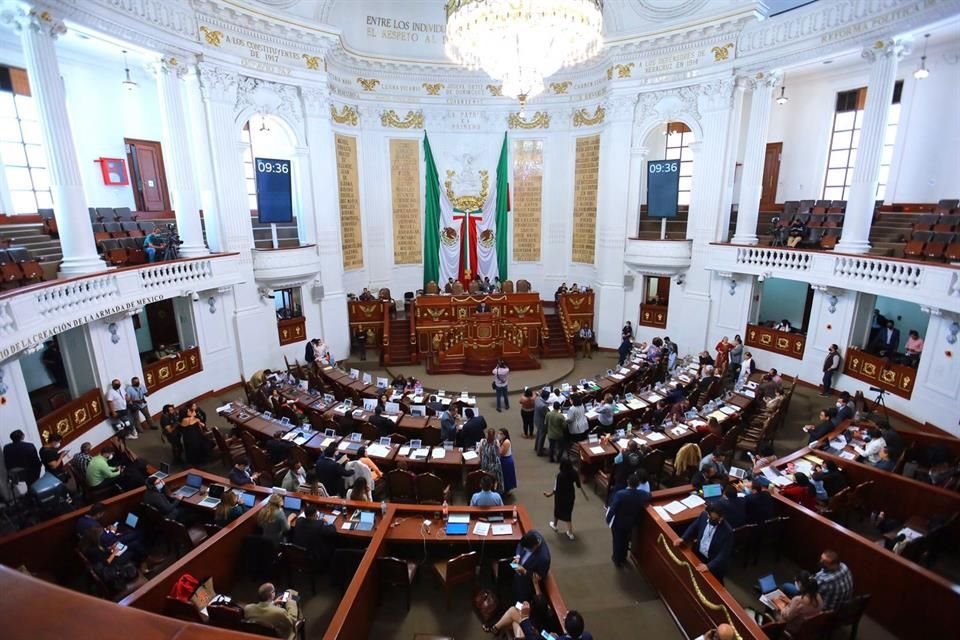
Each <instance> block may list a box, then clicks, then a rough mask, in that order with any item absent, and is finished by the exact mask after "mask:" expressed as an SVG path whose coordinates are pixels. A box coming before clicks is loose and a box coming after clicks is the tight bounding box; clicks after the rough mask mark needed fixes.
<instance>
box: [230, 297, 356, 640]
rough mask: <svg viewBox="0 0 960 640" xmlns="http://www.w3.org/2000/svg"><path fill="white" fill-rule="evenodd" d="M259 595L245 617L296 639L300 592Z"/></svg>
mask: <svg viewBox="0 0 960 640" xmlns="http://www.w3.org/2000/svg"><path fill="white" fill-rule="evenodd" d="M364 291H366V289H364ZM257 597H258V599H259V601H258V602H257V603H255V604H248V605H246V606H245V607H244V608H243V617H244V619H245V620H252V621H254V622H259V623H260V624H262V625H264V626H267V627H270V628H271V629H273V630H274V632H276V634H277V637H279V638H287V640H295V638H296V637H297V622H298V621H299V620H300V598H299V594H297V592H296V591H294V590H293V589H288V590H287V593H286V602H284V600H283V596H281V597H279V598H278V597H277V591H276V589H275V588H274V586H273V585H272V584H271V583H269V582H266V583H264V584H262V585H260V588H259V589H258V590H257Z"/></svg>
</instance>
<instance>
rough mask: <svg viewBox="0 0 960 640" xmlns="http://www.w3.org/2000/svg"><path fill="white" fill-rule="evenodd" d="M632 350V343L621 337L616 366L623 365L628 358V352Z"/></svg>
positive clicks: (627, 337)
mask: <svg viewBox="0 0 960 640" xmlns="http://www.w3.org/2000/svg"><path fill="white" fill-rule="evenodd" d="M632 350H633V341H632V340H631V339H630V338H629V336H624V337H623V342H621V343H620V347H619V348H618V349H617V355H618V356H620V359H619V361H618V364H619V365H620V366H623V363H624V362H626V361H627V358H628V357H630V352H631V351H632Z"/></svg>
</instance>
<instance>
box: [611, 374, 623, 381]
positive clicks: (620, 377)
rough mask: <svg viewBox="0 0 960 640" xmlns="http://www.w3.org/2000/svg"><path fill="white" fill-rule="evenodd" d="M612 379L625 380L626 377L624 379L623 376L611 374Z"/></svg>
mask: <svg viewBox="0 0 960 640" xmlns="http://www.w3.org/2000/svg"><path fill="white" fill-rule="evenodd" d="M610 377H611V378H613V379H614V380H623V378H624V377H623V376H622V375H620V374H619V373H611V374H610Z"/></svg>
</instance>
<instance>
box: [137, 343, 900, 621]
mask: <svg viewBox="0 0 960 640" xmlns="http://www.w3.org/2000/svg"><path fill="white" fill-rule="evenodd" d="M549 362H550V361H548V365H549V368H547V369H546V371H558V370H560V369H559V368H558V369H554V368H553V366H552V365H550V364H549ZM559 362H565V363H567V365H565V366H567V367H569V366H570V365H572V370H571V371H570V373H568V374H567V375H566V380H568V381H575V380H579V379H580V378H581V377H589V376H592V375H595V374H597V373H599V372H602V371H605V370H606V369H607V368H608V367H611V366H613V365H615V364H616V356H615V355H614V354H612V353H599V354H595V355H594V358H593V359H592V360H586V361H584V360H582V359H577V360H575V361H564V360H561V361H559ZM347 366H348V367H349V366H357V367H358V368H361V369H364V370H367V371H370V372H371V373H374V374H376V373H378V372H379V373H380V375H385V374H386V373H387V372H385V371H383V370H378V369H375V368H373V367H375V366H376V365H375V362H372V361H367V362H350V363H347ZM561 366H564V365H561ZM398 369H399V368H398ZM395 372H396V371H394V373H395ZM540 373H541V374H542V375H547V374H545V373H544V370H541V371H540ZM414 375H418V374H417V373H414ZM420 375H422V370H421V371H420ZM461 377H463V378H470V379H471V380H475V381H476V383H478V384H479V387H478V388H477V391H481V390H482V389H485V391H487V392H489V379H488V378H482V377H478V378H475V379H474V378H472V377H469V376H461ZM423 379H424V382H425V385H426V386H427V387H430V388H443V387H442V386H441V384H443V385H446V386H447V389H448V390H451V391H453V390H456V391H459V390H462V389H461V388H459V387H460V385H454V384H450V383H449V382H448V381H447V380H443V381H437V380H433V379H431V378H428V377H424V378H423ZM516 379H517V378H516V377H512V379H511V387H512V392H511V394H510V399H511V409H510V411H507V412H504V413H501V414H497V413H496V411H495V402H494V399H493V397H492V394H491V393H485V394H482V395H481V399H480V406H481V407H482V408H483V409H485V415H486V416H487V419H488V422H489V424H490V426H491V427H501V426H502V427H507V428H508V429H510V432H511V434H512V435H513V453H514V459H515V461H516V466H517V475H518V479H519V487H518V488H517V489H516V491H515V492H514V499H515V500H516V501H518V502H520V503H522V504H523V505H524V506H525V507H526V508H527V510H528V511H529V513H530V515H531V517H532V518H533V520H534V521H535V522H536V523H537V524H538V527H539V530H540V531H541V532H542V533H543V534H544V535H545V537H546V539H547V541H548V544H549V546H550V550H551V554H552V567H553V571H554V575H555V576H556V579H557V581H558V583H559V585H560V589H561V592H562V593H563V597H564V600H565V601H566V603H567V606H568V607H570V608H573V609H577V610H579V611H580V612H581V613H582V614H583V615H584V618H585V619H586V622H587V628H588V629H589V630H590V631H591V632H592V633H593V635H594V637H596V638H626V637H651V638H657V639H667V640H669V639H671V638H682V637H684V636H683V634H682V633H681V632H680V631H679V630H678V629H677V627H676V625H675V623H674V621H673V618H672V617H671V615H670V613H669V611H668V610H667V609H666V607H665V606H664V605H663V603H662V602H661V601H660V600H659V598H658V597H657V593H656V592H655V591H654V589H653V588H652V587H651V586H650V584H649V583H648V582H647V580H646V579H645V578H644V577H643V575H642V574H640V573H638V572H637V571H636V570H635V569H627V570H623V571H618V570H616V569H615V568H614V566H613V564H612V562H611V561H610V534H609V530H608V529H607V528H606V526H605V524H604V521H603V503H602V501H601V500H600V498H598V497H597V496H596V495H595V494H594V493H593V491H592V487H589V486H588V487H585V488H586V491H587V495H588V496H589V497H588V498H584V497H583V495H582V494H581V495H578V497H577V502H576V507H575V509H574V528H575V531H576V534H577V539H576V540H575V541H570V540H567V539H566V538H565V537H562V536H559V535H557V534H555V533H554V532H552V531H551V530H550V529H549V527H548V526H547V523H548V522H549V520H550V519H551V517H552V500H551V499H548V498H545V497H544V496H543V492H544V491H547V490H549V489H551V488H552V487H553V482H554V476H555V474H556V467H555V465H552V464H550V463H549V462H548V461H547V460H546V458H538V457H537V456H536V455H535V454H534V453H533V445H532V442H533V441H532V440H526V439H523V438H522V437H521V434H522V430H521V427H520V424H521V423H520V415H519V407H518V405H517V404H516V403H517V398H518V396H519V393H520V391H519V390H518V388H517V386H516V384H515V381H516ZM541 381H542V378H541ZM531 386H534V385H532V384H531ZM466 388H467V389H468V390H469V389H470V387H466ZM520 389H522V387H520ZM240 395H241V392H239V391H235V392H232V393H230V394H226V395H225V396H223V397H217V398H208V399H206V400H204V401H203V402H202V403H201V404H202V406H203V408H204V409H205V410H206V411H207V413H208V415H210V416H212V415H215V409H216V407H217V406H220V405H222V404H223V403H224V402H226V401H229V400H235V399H238V397H239V396H240ZM827 404H829V401H828V400H827V399H824V398H820V397H818V396H817V394H816V393H815V392H814V391H812V390H810V389H807V388H805V387H797V391H796V393H795V394H794V397H793V401H792V404H791V410H790V415H789V416H788V419H787V423H786V425H785V426H784V428H783V429H781V432H780V433H779V434H778V440H777V442H776V449H777V453H779V454H784V453H788V452H791V451H794V450H796V449H798V448H799V447H801V446H803V444H804V443H805V442H806V438H805V434H803V432H802V431H801V427H802V425H803V424H806V423H809V422H811V421H812V420H813V418H814V417H815V416H816V413H817V411H819V409H820V408H821V407H823V406H825V405H827ZM894 424H895V426H900V425H896V422H895V423H894ZM133 446H134V448H135V450H136V451H138V452H139V453H140V454H141V455H142V456H144V457H146V458H148V459H150V460H152V461H158V460H166V459H169V453H168V449H167V447H166V446H165V445H163V444H162V443H161V442H160V440H159V437H158V435H157V432H150V433H148V434H146V435H145V436H143V437H141V439H140V440H138V441H136V442H135V443H133ZM208 470H210V471H211V472H220V473H224V472H225V470H224V469H222V468H221V465H220V464H219V463H211V464H210V465H209V466H208ZM461 500H462V498H461ZM797 569H798V568H797V567H792V566H789V565H788V564H787V563H785V562H783V563H780V564H778V565H769V564H768V565H765V566H759V567H752V568H751V569H749V570H741V569H739V568H736V569H734V570H733V571H732V574H731V576H730V577H729V578H728V580H727V584H728V587H729V589H730V591H731V593H733V594H734V595H735V596H736V597H737V598H738V600H739V601H740V602H741V603H743V604H744V605H745V606H755V605H756V599H755V597H754V595H753V594H752V585H753V584H754V583H755V581H756V579H757V577H758V576H759V575H762V574H764V573H770V572H774V573H775V574H776V575H777V576H778V577H780V576H783V577H784V579H786V578H789V577H790V576H793V575H795V574H796V571H797ZM318 587H319V589H320V591H319V593H318V594H317V595H316V596H311V595H310V590H309V587H301V595H302V596H304V598H305V601H304V611H305V614H306V617H307V620H308V634H307V635H308V637H309V638H317V637H320V636H321V635H322V633H323V630H324V629H325V627H326V624H327V621H328V620H329V618H330V616H331V615H332V613H333V611H334V609H335V607H336V603H337V601H338V599H339V594H338V593H337V592H336V591H335V590H334V589H332V588H331V587H330V586H328V585H327V583H326V581H324V580H323V579H321V581H320V583H319V584H318ZM247 590H250V593H249V594H247V593H246V591H247ZM253 590H255V585H252V584H251V585H241V586H238V589H237V593H236V594H234V595H236V596H238V597H241V598H242V597H244V596H247V597H251V596H252V595H253ZM415 633H432V634H443V635H448V636H452V637H455V638H457V639H458V640H462V639H471V638H478V639H479V638H481V637H487V636H486V635H485V634H483V632H482V630H481V628H480V625H479V623H478V622H477V618H476V616H475V615H474V614H473V613H472V611H471V607H470V601H469V595H468V593H467V591H466V590H465V589H464V590H462V591H461V593H460V597H459V598H454V606H453V608H452V609H451V610H450V611H447V610H446V606H445V597H444V592H443V591H442V589H441V587H440V586H439V584H438V582H437V580H436V578H434V577H433V576H432V575H430V571H429V567H428V566H426V565H424V566H421V568H420V575H419V576H418V578H417V584H416V586H415V589H414V593H413V598H412V607H411V609H410V611H409V612H407V611H406V610H405V603H404V602H403V598H402V596H400V595H399V594H388V595H387V596H386V598H385V599H384V602H383V603H382V604H381V607H380V609H379V610H378V614H377V620H376V621H375V624H374V632H373V636H375V637H378V638H390V639H392V638H396V639H398V640H399V639H404V640H408V639H409V638H412V637H413V635H414V634H415ZM890 637H891V636H890V635H889V634H887V633H886V632H885V631H884V630H883V629H881V628H879V627H878V626H877V625H876V624H874V623H872V621H870V620H865V621H864V623H863V624H862V625H861V629H860V638H864V639H868V640H872V639H877V640H887V638H890Z"/></svg>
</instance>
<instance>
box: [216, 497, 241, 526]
mask: <svg viewBox="0 0 960 640" xmlns="http://www.w3.org/2000/svg"><path fill="white" fill-rule="evenodd" d="M244 511H245V509H244V507H243V505H242V504H240V502H239V501H238V499H237V494H236V493H235V492H233V491H224V492H223V496H221V498H220V504H218V505H217V508H216V509H215V510H214V512H213V523H214V524H216V525H217V526H220V527H225V526H227V525H228V524H230V523H231V522H233V521H234V520H236V519H237V518H239V517H240V516H241V515H243V512H244Z"/></svg>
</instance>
